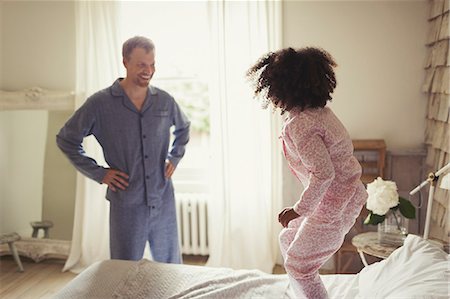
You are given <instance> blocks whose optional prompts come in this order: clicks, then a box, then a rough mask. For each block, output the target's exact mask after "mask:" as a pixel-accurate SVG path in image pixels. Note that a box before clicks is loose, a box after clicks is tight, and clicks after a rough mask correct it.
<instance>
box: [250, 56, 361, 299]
mask: <svg viewBox="0 0 450 299" xmlns="http://www.w3.org/2000/svg"><path fill="white" fill-rule="evenodd" d="M336 66H337V65H336V63H335V61H334V60H333V58H332V57H331V55H330V54H329V53H327V52H326V51H324V50H322V49H318V48H303V49H298V50H295V49H292V48H288V49H283V50H280V51H277V52H273V53H269V54H267V55H265V56H263V57H262V58H261V59H260V60H259V61H258V62H257V63H256V64H255V65H254V66H252V67H251V68H250V69H249V70H248V73H247V76H248V78H249V79H250V80H251V81H252V82H253V83H254V88H255V96H259V95H263V96H265V98H266V102H265V107H267V106H268V104H269V103H272V104H273V106H274V107H275V109H276V108H279V109H281V113H282V114H283V113H284V112H285V111H288V112H289V116H288V117H287V118H286V120H285V124H284V127H283V129H282V133H281V137H280V138H281V140H282V142H283V151H284V155H285V158H286V160H287V162H288V164H289V167H290V168H291V170H292V172H293V173H294V175H295V176H296V177H297V178H298V179H299V180H300V181H301V182H302V184H303V185H304V187H305V189H304V191H303V193H302V195H301V197H300V199H299V200H298V201H297V203H295V205H294V206H293V207H288V208H285V209H283V210H282V211H281V212H280V213H279V215H278V221H279V222H280V223H281V224H282V225H283V227H284V229H283V230H282V231H281V233H280V237H279V241H280V248H281V252H282V255H283V258H284V266H285V269H286V272H287V273H288V275H289V278H290V281H291V285H292V287H293V289H294V292H295V293H296V295H297V296H298V297H299V298H308V299H321V298H327V291H326V289H325V287H324V285H323V283H322V281H321V279H320V277H319V268H320V267H321V266H322V265H323V264H324V263H325V262H326V261H327V260H328V259H329V258H330V257H331V256H332V255H333V254H334V253H335V252H336V251H337V250H338V249H339V248H340V247H341V245H342V243H343V241H344V236H345V235H346V234H347V232H348V231H349V230H350V228H351V227H352V226H353V224H354V222H355V220H356V218H357V217H358V215H359V213H360V212H361V209H362V207H363V205H364V203H365V202H366V198H367V193H366V190H365V188H364V185H363V184H362V183H361V181H360V177H361V166H360V165H359V163H358V161H357V160H356V158H355V157H354V156H353V146H352V141H351V139H350V136H349V134H348V133H347V131H346V129H345V128H344V126H343V125H342V123H341V122H340V121H339V120H338V118H337V117H336V116H335V115H334V113H333V112H332V111H331V109H330V108H328V107H326V104H327V102H328V101H331V96H330V94H331V93H332V92H333V90H334V88H335V87H336V78H335V74H334V70H333V68H334V67H336Z"/></svg>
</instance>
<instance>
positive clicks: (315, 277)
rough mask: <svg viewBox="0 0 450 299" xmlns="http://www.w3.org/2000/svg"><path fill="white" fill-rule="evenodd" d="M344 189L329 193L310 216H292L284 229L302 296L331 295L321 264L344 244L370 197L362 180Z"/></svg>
mask: <svg viewBox="0 0 450 299" xmlns="http://www.w3.org/2000/svg"><path fill="white" fill-rule="evenodd" d="M343 193H344V194H342V193H341V194H339V195H338V197H334V196H333V195H326V196H325V198H324V199H323V200H322V202H321V203H320V205H319V207H318V208H317V209H316V211H314V213H313V214H312V215H311V216H310V217H306V218H304V217H299V218H296V219H294V220H292V221H291V222H289V225H288V227H287V228H284V229H283V230H282V231H281V233H280V236H279V241H280V248H281V253H282V255H283V259H284V267H285V269H286V272H287V273H288V275H289V278H290V281H291V286H292V287H293V289H294V292H295V294H296V295H297V297H298V298H302V299H303V298H307V299H325V298H328V295H327V291H326V289H325V287H324V285H323V283H322V280H321V279H320V277H319V268H320V267H321V266H322V265H323V264H324V263H325V262H326V261H327V260H328V259H329V258H330V257H331V256H332V255H333V254H334V253H335V252H336V251H337V250H338V249H339V248H340V247H341V245H342V243H343V241H344V237H345V235H346V234H347V233H348V231H349V230H350V228H351V227H352V226H353V224H354V223H355V220H356V218H357V217H358V215H359V214H360V212H361V209H362V207H363V205H364V203H365V202H366V199H367V193H366V190H365V188H364V185H362V184H361V185H360V186H358V187H356V188H354V189H352V190H349V191H348V192H343ZM345 193H347V194H345Z"/></svg>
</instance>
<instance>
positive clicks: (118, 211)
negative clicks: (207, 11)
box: [109, 188, 182, 264]
mask: <svg viewBox="0 0 450 299" xmlns="http://www.w3.org/2000/svg"><path fill="white" fill-rule="evenodd" d="M109 221H110V252H111V259H121V260H135V261H136V260H140V259H142V257H143V255H144V249H145V245H146V242H147V241H148V242H149V245H150V251H151V254H152V257H153V260H154V261H157V262H161V263H178V264H179V263H181V262H182V259H181V253H180V247H179V240H178V228H177V218H176V209H175V199H174V195H173V188H166V190H165V191H164V194H163V197H162V200H161V201H158V202H155V203H153V204H151V205H150V206H147V205H146V204H145V203H142V204H139V205H126V204H123V203H121V202H117V201H110V220H109Z"/></svg>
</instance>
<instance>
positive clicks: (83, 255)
mask: <svg viewBox="0 0 450 299" xmlns="http://www.w3.org/2000/svg"><path fill="white" fill-rule="evenodd" d="M75 6H76V7H75V13H76V95H77V97H76V108H79V107H80V106H81V105H82V104H83V103H84V101H85V100H86V97H88V96H90V95H92V94H93V93H95V92H96V91H98V90H100V89H103V88H105V87H108V86H109V85H111V84H112V83H113V82H114V80H115V79H116V78H117V77H118V76H119V71H120V67H121V61H122V59H121V57H122V56H121V47H120V42H119V38H118V36H117V35H118V32H119V31H118V29H117V28H116V24H117V23H118V22H117V8H116V2H114V1H104V2H103V1H76V2H75ZM83 146H84V148H85V150H86V152H87V154H88V155H89V156H91V157H92V158H94V159H95V160H96V161H97V163H99V164H100V165H106V163H105V162H104V159H103V154H102V150H101V148H100V146H99V145H98V143H97V142H96V140H95V139H94V138H91V137H88V138H86V139H85V141H84V143H83ZM105 192H106V187H105V186H104V185H99V184H98V183H97V182H95V181H92V180H90V179H88V178H86V177H84V176H83V175H81V174H80V173H78V174H77V189H76V203H75V218H74V226H73V236H72V246H71V250H70V254H69V258H68V260H67V261H66V264H65V266H64V269H63V271H66V270H71V271H72V272H76V273H79V272H81V271H82V270H83V269H84V268H86V267H87V266H89V265H91V264H92V263H94V262H96V261H100V260H104V259H108V258H109V204H108V201H107V200H106V199H105Z"/></svg>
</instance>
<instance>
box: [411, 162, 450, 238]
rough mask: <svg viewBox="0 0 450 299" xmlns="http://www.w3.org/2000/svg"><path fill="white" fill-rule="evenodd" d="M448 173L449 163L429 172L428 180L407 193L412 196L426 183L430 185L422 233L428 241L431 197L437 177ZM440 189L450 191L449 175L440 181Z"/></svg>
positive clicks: (449, 169)
mask: <svg viewBox="0 0 450 299" xmlns="http://www.w3.org/2000/svg"><path fill="white" fill-rule="evenodd" d="M448 171H450V163H448V164H447V165H445V166H444V167H442V168H441V169H439V170H438V171H436V172H434V173H433V172H430V173H429V174H428V178H427V179H426V180H425V181H423V182H422V183H420V185H419V186H417V187H416V188H414V189H413V190H412V191H411V192H409V195H414V194H415V193H417V192H418V191H419V190H420V189H422V188H423V187H425V186H426V185H427V184H428V183H430V190H429V191H428V203H427V214H426V218H425V228H424V231H423V238H424V239H428V235H429V233H430V220H431V208H432V205H433V196H434V188H435V187H436V182H437V181H438V179H439V176H440V175H441V174H443V173H445V172H448ZM439 187H440V188H442V189H448V190H450V173H448V174H446V175H445V176H444V177H443V178H442V180H441V184H440V186H439Z"/></svg>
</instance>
